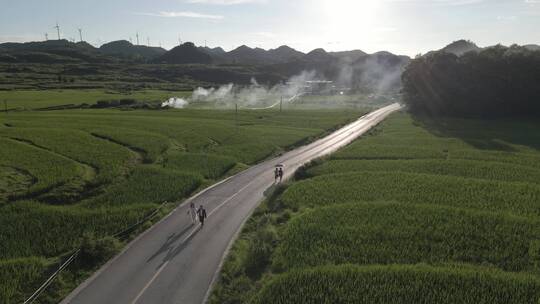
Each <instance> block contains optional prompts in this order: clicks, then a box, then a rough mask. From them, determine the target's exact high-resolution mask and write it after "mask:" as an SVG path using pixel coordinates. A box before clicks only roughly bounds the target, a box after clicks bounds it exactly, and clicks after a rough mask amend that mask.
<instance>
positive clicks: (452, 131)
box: [413, 116, 540, 152]
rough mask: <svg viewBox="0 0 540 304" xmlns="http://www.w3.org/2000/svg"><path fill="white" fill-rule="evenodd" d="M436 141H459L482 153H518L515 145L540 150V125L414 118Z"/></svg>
mask: <svg viewBox="0 0 540 304" xmlns="http://www.w3.org/2000/svg"><path fill="white" fill-rule="evenodd" d="M413 120H414V123H415V124H416V125H418V126H420V127H422V128H424V129H426V130H427V131H429V132H430V133H431V134H433V135H435V136H437V137H443V138H457V139H460V140H462V141H463V142H465V143H467V144H469V145H471V146H473V147H475V148H477V149H480V150H494V151H503V152H516V151H518V150H517V149H516V147H515V146H516V145H519V146H524V147H528V148H531V149H534V150H540V121H535V120H533V119H530V118H515V119H509V118H504V119H501V118H498V119H463V118H448V117H443V118H441V117H437V118H435V117H427V116H413Z"/></svg>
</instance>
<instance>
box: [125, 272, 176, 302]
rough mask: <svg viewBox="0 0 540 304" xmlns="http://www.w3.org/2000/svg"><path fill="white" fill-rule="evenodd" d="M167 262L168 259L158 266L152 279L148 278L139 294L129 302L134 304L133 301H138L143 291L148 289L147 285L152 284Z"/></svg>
mask: <svg viewBox="0 0 540 304" xmlns="http://www.w3.org/2000/svg"><path fill="white" fill-rule="evenodd" d="M168 264H169V261H167V262H165V263H163V265H161V267H159V269H158V271H156V273H155V274H154V276H153V277H152V279H150V281H148V283H146V285H145V286H144V288H143V289H142V290H141V291H140V292H139V294H138V295H137V297H135V299H134V300H133V301H132V302H131V304H135V303H137V302H138V301H139V299H140V298H141V297H142V295H143V294H144V292H145V291H146V290H147V289H148V287H150V285H152V283H153V282H154V281H155V280H156V278H157V277H158V276H159V274H160V273H161V272H162V271H163V269H165V267H166V266H167V265H168Z"/></svg>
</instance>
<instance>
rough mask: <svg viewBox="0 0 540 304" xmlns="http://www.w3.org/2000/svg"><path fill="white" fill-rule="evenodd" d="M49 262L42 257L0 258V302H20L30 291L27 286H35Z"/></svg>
mask: <svg viewBox="0 0 540 304" xmlns="http://www.w3.org/2000/svg"><path fill="white" fill-rule="evenodd" d="M49 264H50V263H49V262H48V261H47V260H45V259H43V258H37V257H30V258H17V259H11V260H0V282H2V284H0V303H1V304H11V303H18V302H22V301H24V300H22V299H24V298H25V297H27V296H29V293H31V292H32V291H31V290H30V288H29V287H32V288H37V287H38V286H37V285H36V284H32V285H31V286H29V285H28V284H29V282H38V281H40V280H42V279H44V278H45V275H44V274H45V272H46V271H47V269H48V267H49Z"/></svg>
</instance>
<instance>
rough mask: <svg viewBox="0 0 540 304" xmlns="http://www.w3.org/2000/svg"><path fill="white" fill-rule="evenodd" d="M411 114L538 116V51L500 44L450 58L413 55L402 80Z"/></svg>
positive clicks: (539, 71)
mask: <svg viewBox="0 0 540 304" xmlns="http://www.w3.org/2000/svg"><path fill="white" fill-rule="evenodd" d="M402 82H403V99H404V102H405V103H406V104H407V105H408V107H409V109H410V111H412V112H413V113H419V114H420V113H421V114H429V115H445V116H458V117H486V118H488V117H503V116H536V117H538V116H540V51H532V50H529V49H527V48H525V47H521V46H517V45H513V46H511V47H504V46H501V45H498V46H494V47H490V48H486V49H483V50H481V51H478V52H474V51H473V52H468V53H466V54H464V55H462V56H456V55H454V54H452V53H447V52H444V51H439V52H433V53H430V54H427V55H425V56H417V57H416V58H415V59H413V60H412V61H411V62H410V64H409V65H408V66H407V67H406V69H405V71H404V72H403V75H402Z"/></svg>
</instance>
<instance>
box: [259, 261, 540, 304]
mask: <svg viewBox="0 0 540 304" xmlns="http://www.w3.org/2000/svg"><path fill="white" fill-rule="evenodd" d="M539 298H540V281H539V280H538V279H537V278H534V277H531V276H528V275H520V274H507V273H501V272H497V271H489V270H485V269H475V268H444V267H441V268H438V267H437V268H434V267H428V266H401V265H393V266H367V267H360V266H353V265H344V266H328V267H322V268H315V269H308V270H297V271H291V272H288V273H286V274H283V275H279V276H277V277H274V278H271V279H270V280H269V282H268V283H267V284H266V285H264V287H263V288H262V290H261V291H260V293H259V294H258V295H257V296H256V297H255V298H254V299H253V300H252V301H251V302H250V303H260V304H262V303H273V304H274V303H275V304H284V303H328V304H333V303H366V304H400V303H418V304H424V303H425V304H432V303H439V304H508V303H520V304H529V303H530V304H536V303H538V299H539Z"/></svg>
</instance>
